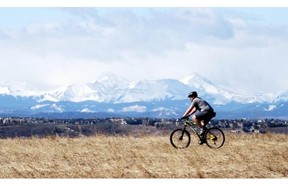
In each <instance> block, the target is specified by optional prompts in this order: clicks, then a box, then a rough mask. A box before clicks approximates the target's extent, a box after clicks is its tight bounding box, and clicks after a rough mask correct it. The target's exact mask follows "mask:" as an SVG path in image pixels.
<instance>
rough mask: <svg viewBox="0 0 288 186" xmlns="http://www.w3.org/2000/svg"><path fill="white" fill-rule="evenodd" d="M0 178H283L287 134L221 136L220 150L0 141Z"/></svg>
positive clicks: (114, 142)
mask: <svg viewBox="0 0 288 186" xmlns="http://www.w3.org/2000/svg"><path fill="white" fill-rule="evenodd" d="M0 177H1V178H288V135H283V134H230V133H227V134H226V143H225V144H224V146H223V147H222V148H220V149H216V150H215V149H210V148H208V146H206V145H202V146H200V145H198V144H197V142H196V141H194V142H193V141H192V144H191V145H190V146H189V147H188V148H187V149H182V150H177V149H174V148H173V147H172V146H171V145H170V142H169V135H167V136H148V135H147V136H142V137H132V136H104V135H100V136H92V137H79V138H64V137H47V138H26V139H20V138H14V139H0Z"/></svg>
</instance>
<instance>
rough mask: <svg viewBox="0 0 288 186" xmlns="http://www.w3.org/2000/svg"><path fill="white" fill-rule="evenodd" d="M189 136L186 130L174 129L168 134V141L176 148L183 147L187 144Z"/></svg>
mask: <svg viewBox="0 0 288 186" xmlns="http://www.w3.org/2000/svg"><path fill="white" fill-rule="evenodd" d="M190 138H191V137H190V134H189V132H188V131H187V130H185V129H184V130H183V129H176V130H174V131H173V132H172V133H171V135H170V143H171V145H172V146H173V147H174V148H176V149H184V148H187V147H188V146H189V144H190Z"/></svg>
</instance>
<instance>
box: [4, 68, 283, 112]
mask: <svg viewBox="0 0 288 186" xmlns="http://www.w3.org/2000/svg"><path fill="white" fill-rule="evenodd" d="M192 90H196V91H197V92H198V94H199V95H200V97H202V98H205V99H206V100H208V101H209V102H210V103H211V104H213V105H214V106H215V107H216V108H218V109H219V110H221V112H223V113H224V112H225V113H227V112H228V111H229V110H231V109H232V110H233V109H234V111H235V109H237V108H239V109H240V108H241V109H243V108H244V107H246V106H250V107H251V105H253V107H255V109H256V110H257V109H258V110H259V108H261V109H260V110H263V111H265V112H268V111H269V112H270V113H271V111H275V110H277V109H279V108H284V107H285V104H286V102H287V101H288V91H284V92H280V93H279V94H277V95H273V94H269V93H257V94H251V93H239V92H235V91H233V90H232V89H228V88H226V87H223V86H220V85H216V84H214V83H213V82H211V81H210V80H208V79H207V78H205V77H203V76H201V75H199V74H196V73H195V74H192V75H191V76H188V77H185V78H183V79H180V80H176V79H160V80H141V81H129V80H126V79H124V78H122V77H119V76H117V75H115V74H112V73H106V74H104V75H102V76H100V77H99V78H97V80H96V81H94V82H92V83H91V82H90V83H84V84H75V85H69V86H66V87H60V88H58V89H56V90H51V91H47V92H37V91H36V90H35V89H33V88H31V87H29V86H28V85H27V84H18V85H17V86H9V85H7V84H2V85H1V84H0V99H1V100H2V103H3V101H4V103H5V104H2V106H1V103H0V113H1V112H2V113H7V112H8V111H9V112H11V113H13V112H14V111H15V110H17V111H25V112H33V113H37V112H49V113H51V112H58V113H59V112H60V113H62V112H90V113H95V112H106V113H110V114H111V113H123V112H125V113H127V112H129V113H131V112H135V113H142V114H143V115H144V113H150V115H151V113H154V112H155V113H157V114H158V116H160V115H161V114H162V116H163V113H164V115H166V116H171V117H172V116H178V115H181V114H182V112H184V111H185V109H186V107H187V104H189V102H188V101H189V100H188V99H187V95H188V93H189V92H191V91H192ZM1 100H0V101H1ZM9 100H10V101H11V102H10V103H9ZM16 103H17V104H16ZM13 104H14V105H15V104H16V105H15V106H13ZM153 104H154V106H153ZM167 104H168V105H169V106H167ZM180 104H181V106H180ZM232 104H233V108H232V107H231V105H232ZM17 105H20V106H18V107H17ZM99 105H101V106H99ZM121 105H122V106H121ZM148 105H149V106H148ZM183 105H184V106H183ZM229 105H230V106H229ZM235 105H237V106H235ZM240 105H241V106H240ZM285 108H286V107H285ZM225 109H226V110H225ZM249 109H250V112H251V109H252V108H249ZM249 109H248V110H249ZM246 110H247V108H246ZM282 110H283V109H282ZM237 112H238V111H237ZM243 112H244V110H243ZM279 112H280V111H279ZM279 112H278V113H279ZM266 114H267V113H266ZM152 115H153V114H152Z"/></svg>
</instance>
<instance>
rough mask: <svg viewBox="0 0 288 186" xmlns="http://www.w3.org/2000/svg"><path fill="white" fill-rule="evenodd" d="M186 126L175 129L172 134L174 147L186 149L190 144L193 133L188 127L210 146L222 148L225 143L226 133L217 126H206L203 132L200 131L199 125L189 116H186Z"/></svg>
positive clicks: (171, 139) (171, 138)
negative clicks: (191, 133)
mask: <svg viewBox="0 0 288 186" xmlns="http://www.w3.org/2000/svg"><path fill="white" fill-rule="evenodd" d="M183 120H184V126H183V127H182V128H178V129H175V130H174V131H173V132H172V133H171V135H170V143H171V144H172V146H173V147H174V148H177V149H184V148H187V147H188V146H189V145H190V142H191V135H190V133H189V132H188V130H187V129H186V128H187V127H188V128H190V129H191V131H192V132H193V133H194V134H195V135H196V136H198V138H199V140H200V141H201V142H203V143H206V145H207V146H208V147H210V148H214V149H217V148H220V147H222V146H223V145H224V142H225V135H224V133H223V131H222V130H221V129H219V128H217V127H211V128H206V127H204V131H203V133H202V134H200V132H198V129H200V127H198V125H197V124H196V123H194V122H193V121H190V120H189V119H188V118H184V119H183Z"/></svg>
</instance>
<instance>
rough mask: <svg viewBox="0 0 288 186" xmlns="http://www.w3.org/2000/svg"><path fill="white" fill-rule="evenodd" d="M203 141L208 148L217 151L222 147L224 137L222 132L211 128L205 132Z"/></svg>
mask: <svg viewBox="0 0 288 186" xmlns="http://www.w3.org/2000/svg"><path fill="white" fill-rule="evenodd" d="M204 139H205V142H206V144H207V146H208V147H210V148H214V149H217V148H220V147H222V146H223V145H224V142H225V135H224V133H223V131H222V130H220V129H219V128H216V127H213V128H210V129H208V130H207V131H206V132H205V134H204Z"/></svg>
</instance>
